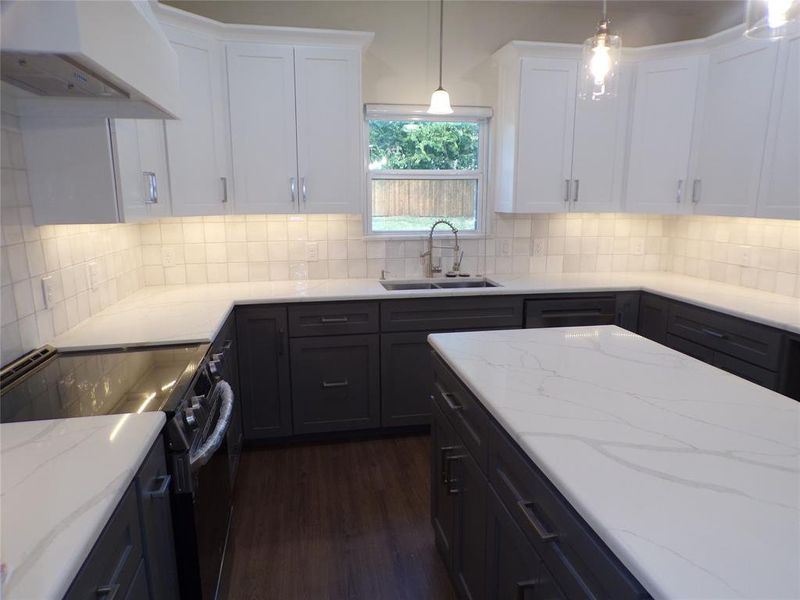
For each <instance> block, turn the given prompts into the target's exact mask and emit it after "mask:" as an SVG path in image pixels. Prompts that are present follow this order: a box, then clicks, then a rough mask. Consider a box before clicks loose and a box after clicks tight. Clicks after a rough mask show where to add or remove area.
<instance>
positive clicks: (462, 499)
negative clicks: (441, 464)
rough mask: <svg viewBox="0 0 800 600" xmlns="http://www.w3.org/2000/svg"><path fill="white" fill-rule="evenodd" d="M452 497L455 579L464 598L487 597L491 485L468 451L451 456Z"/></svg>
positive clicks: (450, 488)
mask: <svg viewBox="0 0 800 600" xmlns="http://www.w3.org/2000/svg"><path fill="white" fill-rule="evenodd" d="M451 458H452V462H451V464H450V483H449V484H448V493H449V494H452V495H455V496H456V509H455V535H454V546H453V571H452V572H453V578H454V580H455V583H456V588H457V589H458V592H459V594H461V596H462V597H463V598H469V599H470V600H479V599H480V598H484V597H485V594H486V495H487V492H488V488H489V484H488V483H487V482H486V478H485V477H484V475H483V472H482V471H481V470H480V467H478V463H476V462H475V460H474V459H473V458H472V456H471V455H470V453H469V451H467V450H466V449H465V450H463V451H460V452H458V453H456V454H452V455H451Z"/></svg>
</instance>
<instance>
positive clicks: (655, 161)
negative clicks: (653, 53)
mask: <svg viewBox="0 0 800 600" xmlns="http://www.w3.org/2000/svg"><path fill="white" fill-rule="evenodd" d="M701 63H702V58H701V56H700V55H699V54H698V55H694V56H692V55H690V56H677V57H664V56H660V57H655V58H647V59H644V60H642V61H641V62H640V63H639V64H638V65H637V66H636V93H635V96H634V101H633V119H632V124H631V136H630V146H629V151H628V154H629V159H628V174H627V186H626V190H625V198H626V199H625V208H626V209H627V210H629V211H631V212H642V213H655V214H662V215H669V214H680V213H684V212H686V210H687V207H688V205H689V204H691V198H690V193H691V190H690V189H689V188H690V187H691V184H690V182H689V166H690V158H691V150H692V135H693V132H694V124H695V106H696V101H697V86H698V82H699V74H700V67H701Z"/></svg>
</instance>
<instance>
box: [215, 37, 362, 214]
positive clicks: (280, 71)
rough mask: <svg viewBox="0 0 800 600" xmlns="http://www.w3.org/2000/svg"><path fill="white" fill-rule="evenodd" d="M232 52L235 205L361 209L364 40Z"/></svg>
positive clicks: (254, 209) (253, 209) (233, 47)
mask: <svg viewBox="0 0 800 600" xmlns="http://www.w3.org/2000/svg"><path fill="white" fill-rule="evenodd" d="M226 53H227V63H228V82H229V85H228V92H229V100H230V110H231V146H232V150H233V159H234V165H235V173H234V174H235V178H236V188H237V189H236V195H235V201H234V207H235V212H237V213H264V212H269V213H296V212H306V213H357V212H361V210H362V202H361V198H362V195H363V194H362V193H361V192H362V190H361V187H362V179H363V177H362V175H363V171H364V168H363V157H362V154H361V150H362V144H361V49H360V47H341V46H331V47H323V46H291V45H282V44H259V43H229V44H228V45H227V48H226Z"/></svg>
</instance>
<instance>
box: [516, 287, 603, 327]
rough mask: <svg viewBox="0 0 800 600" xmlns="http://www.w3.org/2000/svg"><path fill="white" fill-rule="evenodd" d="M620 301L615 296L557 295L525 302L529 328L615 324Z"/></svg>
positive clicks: (526, 322) (526, 323)
mask: <svg viewBox="0 0 800 600" xmlns="http://www.w3.org/2000/svg"><path fill="white" fill-rule="evenodd" d="M616 319H617V300H616V296H615V295H613V294H609V295H601V296H596V295H590V296H586V295H582V296H576V295H575V294H571V295H569V296H553V297H549V298H542V299H539V298H537V299H534V300H526V301H525V327H526V328H535V327H573V326H580V325H613V324H614V323H615V322H616Z"/></svg>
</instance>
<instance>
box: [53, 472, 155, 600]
mask: <svg viewBox="0 0 800 600" xmlns="http://www.w3.org/2000/svg"><path fill="white" fill-rule="evenodd" d="M141 561H142V537H141V528H140V523H139V510H138V506H137V502H136V492H135V488H134V486H130V487H129V488H128V491H127V492H125V495H124V496H123V497H122V500H120V503H119V505H118V506H117V509H116V510H115V511H114V514H113V515H112V516H111V519H110V520H109V522H108V524H107V525H106V527H105V529H103V532H102V533H101V534H100V538H99V539H98V540H97V543H95V545H94V548H92V551H91V552H90V553H89V557H88V558H87V559H86V562H85V563H83V566H82V567H81V570H80V572H79V573H78V575H77V576H76V577H75V581H73V582H72V586H70V588H69V591H68V592H67V594H66V596H65V598H66V599H67V600H88V599H90V598H91V599H94V598H102V597H111V596H112V594H113V593H116V597H117V598H125V596H126V595H127V594H128V590H129V589H130V588H131V585H132V584H133V582H134V578H135V577H136V572H137V569H138V568H139V566H140V563H141ZM105 590H107V591H105ZM115 590H116V592H114V591H115ZM104 594H105V596H104Z"/></svg>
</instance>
